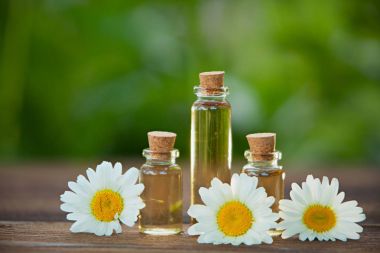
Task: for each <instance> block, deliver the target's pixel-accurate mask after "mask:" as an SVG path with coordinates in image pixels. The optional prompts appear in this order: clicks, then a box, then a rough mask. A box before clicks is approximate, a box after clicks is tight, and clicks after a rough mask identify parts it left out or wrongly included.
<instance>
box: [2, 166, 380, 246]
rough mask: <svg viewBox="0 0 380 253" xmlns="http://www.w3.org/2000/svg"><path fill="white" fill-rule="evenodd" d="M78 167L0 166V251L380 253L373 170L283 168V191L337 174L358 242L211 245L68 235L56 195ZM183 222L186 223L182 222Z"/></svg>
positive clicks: (180, 239) (132, 232) (133, 233)
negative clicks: (310, 177)
mask: <svg viewBox="0 0 380 253" xmlns="http://www.w3.org/2000/svg"><path fill="white" fill-rule="evenodd" d="M79 167H80V166H72V165H56V164H52V165H46V164H45V165H39V166H36V165H34V166H30V165H26V166H2V167H1V166H0V252H196V251H197V252H199V251H200V252H221V251H223V252H305V251H308V252H380V244H379V240H380V212H379V210H380V202H379V197H378V196H380V195H379V194H380V187H379V186H378V181H379V179H380V173H379V170H376V169H356V170H355V169H346V170H344V169H324V170H316V171H311V170H310V171H303V170H294V169H293V170H292V169H288V170H287V178H286V188H287V190H286V192H289V186H290V182H298V183H299V182H302V181H303V180H304V179H305V178H306V175H307V174H309V173H313V174H314V175H315V176H322V175H327V176H329V177H338V178H339V181H340V189H341V190H342V191H345V192H346V199H345V200H351V199H356V200H358V202H359V205H360V206H361V207H363V208H364V210H365V213H366V215H367V220H366V221H365V222H364V232H363V233H362V235H361V239H360V240H358V241H349V242H347V243H343V242H335V243H334V242H323V243H321V242H318V241H314V242H300V241H299V240H298V239H297V238H291V239H288V240H282V239H280V238H275V239H274V240H275V241H274V243H273V244H272V245H257V246H251V247H247V246H240V247H234V246H230V245H222V246H214V245H200V244H198V243H196V237H190V236H188V235H186V234H185V233H183V234H181V235H177V236H164V237H158V236H149V235H143V234H140V233H138V231H137V229H136V228H132V229H129V228H127V227H124V228H123V230H124V231H123V233H122V234H119V235H115V236H111V237H96V236H94V235H89V234H72V233H70V232H69V227H70V225H71V223H70V222H66V221H64V220H65V214H64V213H63V212H62V211H60V210H59V205H60V202H59V195H60V194H61V193H63V192H64V191H65V190H67V182H68V181H69V180H75V179H76V176H77V175H78V174H80V173H82V174H83V173H84V171H85V170H84V169H78V168H79ZM188 174H189V173H188V171H187V168H185V175H184V178H185V180H184V181H185V185H184V200H185V203H186V205H185V210H184V217H186V220H188V217H187V215H186V214H185V211H186V210H187V207H188V201H189V198H188V195H189V180H188V176H189V175H188ZM185 226H187V225H185Z"/></svg>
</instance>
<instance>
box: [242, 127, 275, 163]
mask: <svg viewBox="0 0 380 253" xmlns="http://www.w3.org/2000/svg"><path fill="white" fill-rule="evenodd" d="M247 140H248V143H249V149H250V151H251V154H252V157H253V159H254V160H257V161H269V160H272V159H273V157H274V156H273V152H275V151H276V134H275V133H255V134H249V135H247Z"/></svg>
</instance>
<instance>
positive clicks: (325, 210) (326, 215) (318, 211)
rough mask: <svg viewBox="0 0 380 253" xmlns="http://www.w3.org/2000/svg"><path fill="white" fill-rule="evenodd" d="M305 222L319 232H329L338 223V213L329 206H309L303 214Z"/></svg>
mask: <svg viewBox="0 0 380 253" xmlns="http://www.w3.org/2000/svg"><path fill="white" fill-rule="evenodd" d="M303 223H304V224H305V225H306V227H308V228H309V229H311V230H314V231H315V232H318V233H323V232H327V231H329V230H330V229H332V228H333V227H335V225H336V215H335V212H334V210H332V209H331V208H330V207H329V206H322V205H319V204H315V205H311V206H309V207H308V208H307V209H306V211H305V212H304V214H303Z"/></svg>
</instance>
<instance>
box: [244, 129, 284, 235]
mask: <svg viewBox="0 0 380 253" xmlns="http://www.w3.org/2000/svg"><path fill="white" fill-rule="evenodd" d="M247 139H248V143H249V147H250V150H247V151H245V153H244V156H245V158H247V160H248V163H247V164H246V165H245V166H244V167H243V169H242V172H243V173H246V174H247V175H248V176H252V177H257V179H258V185H257V187H264V189H265V191H266V193H267V194H268V196H273V197H274V199H275V202H274V203H273V205H272V210H273V212H275V213H278V212H279V201H280V200H281V199H283V198H284V180H285V172H284V171H283V170H282V166H281V165H279V164H278V161H279V160H281V152H280V151H276V150H275V146H276V134H275V133H256V134H249V135H247ZM270 233H271V235H279V234H281V231H280V230H272V231H270Z"/></svg>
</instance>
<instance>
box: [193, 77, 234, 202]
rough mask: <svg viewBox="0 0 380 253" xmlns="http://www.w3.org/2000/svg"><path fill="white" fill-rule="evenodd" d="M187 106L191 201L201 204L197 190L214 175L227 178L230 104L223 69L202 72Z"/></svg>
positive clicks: (230, 148)
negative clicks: (189, 135) (191, 103)
mask: <svg viewBox="0 0 380 253" xmlns="http://www.w3.org/2000/svg"><path fill="white" fill-rule="evenodd" d="M199 78H200V85H199V86H198V87H195V88H194V90H195V94H196V95H197V100H196V101H195V102H194V104H193V106H192V108H191V204H200V203H202V201H201V198H200V196H199V193H198V190H199V188H200V187H209V186H210V182H211V180H212V179H213V178H214V177H218V178H219V179H220V180H222V181H223V182H226V183H227V182H229V181H230V178H231V151H232V137H231V105H230V103H229V102H228V101H227V100H226V96H227V95H228V88H227V87H225V86H223V82H224V72H223V71H213V72H203V73H200V75H199Z"/></svg>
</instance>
